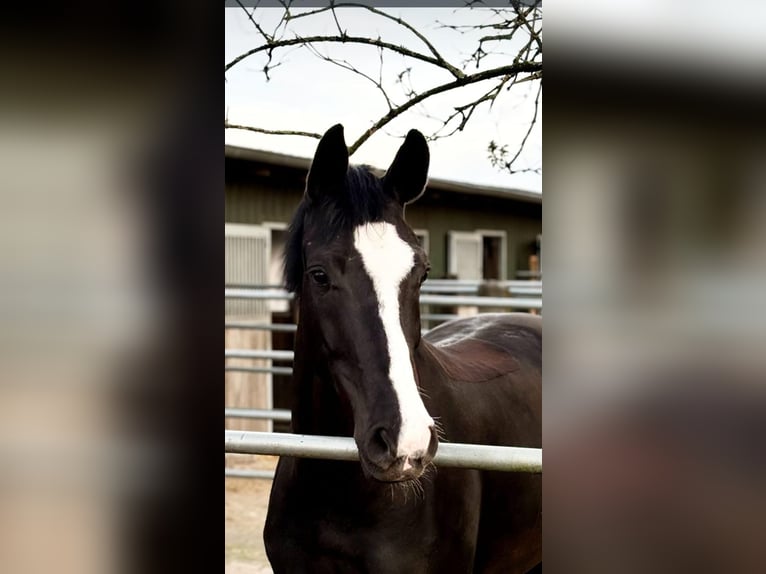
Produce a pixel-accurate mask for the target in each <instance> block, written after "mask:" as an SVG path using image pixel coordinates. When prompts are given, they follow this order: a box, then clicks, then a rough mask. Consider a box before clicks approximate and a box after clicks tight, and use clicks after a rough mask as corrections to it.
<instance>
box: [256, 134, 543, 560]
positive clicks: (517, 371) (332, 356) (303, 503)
mask: <svg viewBox="0 0 766 574" xmlns="http://www.w3.org/2000/svg"><path fill="white" fill-rule="evenodd" d="M329 133H330V132H328V134H329ZM327 137H328V136H325V138H327ZM341 137H342V136H341ZM421 137H422V136H421ZM409 139H410V138H409V136H408V140H409ZM321 145H322V144H321V143H320V147H321ZM406 145H407V143H405V146H406ZM405 146H403V148H402V149H403V150H404V148H405ZM401 153H402V152H401V150H400V154H401ZM319 155H320V154H319V151H318V157H319ZM398 159H399V155H397V160H398ZM397 160H395V164H396V161H397ZM317 161H318V158H315V160H314V164H316V163H317ZM426 165H427V162H426ZM314 169H315V168H314V165H312V170H314ZM392 171H395V170H394V166H392V168H391V169H390V170H389V173H391V172H392ZM406 171H407V172H409V171H410V170H406ZM310 178H311V176H310ZM423 184H424V181H423V182H422V183H421V184H420V190H418V191H422V186H423ZM310 185H311V184H310V183H309V186H310ZM416 187H417V186H416ZM418 194H419V193H418ZM390 221H392V225H394V226H395V229H396V230H397V233H398V234H399V235H400V236H403V237H404V238H407V237H408V235H407V233H406V230H405V228H404V227H402V222H401V221H399V220H390ZM356 223H358V222H354V224H356ZM393 228H394V227H392V229H393ZM376 229H378V230H380V229H383V228H376ZM410 234H411V232H410ZM302 235H307V236H308V239H307V238H306V237H305V236H304V237H302V239H301V242H302V244H303V245H304V246H305V245H306V244H309V245H310V244H311V243H312V241H313V239H312V237H313V236H311V232H310V230H302ZM379 235H380V233H379ZM338 237H340V236H337V237H335V238H334V239H333V241H336V243H334V244H333V245H335V248H334V251H335V254H336V255H337V253H339V252H340V251H342V250H341V249H340V248H339V246H338V244H337V240H338ZM389 243H391V242H390V241H389ZM355 245H357V247H358V248H359V250H360V252H361V253H362V258H364V256H365V250H366V249H367V248H366V247H363V246H362V247H360V246H359V245H360V244H359V242H358V241H357V243H356V244H355ZM293 247H295V246H293ZM295 249H296V250H297V248H295ZM331 251H333V249H331ZM349 253H350V255H349V256H348V257H346V258H340V259H343V265H346V264H348V265H350V262H352V261H353V260H354V259H355V257H356V256H355V255H354V254H353V253H352V252H349ZM302 257H304V258H305V254H303V255H302ZM308 259H309V260H310V259H311V257H310V256H309V257H308ZM336 259H339V258H336ZM415 259H416V260H417V256H416V257H415ZM365 263H368V262H367V261H366V260H365ZM289 265H290V255H289V254H288V256H287V266H289ZM304 267H306V269H308V271H305V273H306V274H309V273H311V272H312V270H311V261H307V262H305V263H304ZM415 267H417V265H415ZM367 268H370V265H369V264H367ZM343 269H344V271H343V273H340V272H338V271H333V270H327V269H325V268H323V270H322V275H324V277H322V276H320V279H321V281H317V279H316V277H314V279H306V280H305V281H306V282H305V283H303V286H302V290H301V289H300V288H297V287H296V285H295V283H296V281H295V280H293V281H290V275H289V273H290V271H289V269H288V270H287V274H288V284H290V283H292V284H293V287H294V288H296V290H298V291H302V292H301V318H300V322H299V330H298V333H297V338H296V355H295V362H294V375H293V383H294V385H295V402H294V405H293V430H294V431H295V432H298V433H305V434H320V435H335V436H349V435H353V436H354V437H355V438H356V440H357V444H358V445H359V449H360V457H361V459H362V464H361V465H360V463H359V462H338V461H326V460H310V459H299V458H292V457H282V458H281V459H280V461H279V465H278V467H277V473H276V477H275V479H274V485H273V487H272V493H271V499H270V503H269V513H268V517H267V522H266V529H265V531H264V538H265V542H266V549H267V552H268V555H269V559H270V561H271V563H272V567H273V568H274V571H275V573H277V574H281V573H302V572H306V573H324V572H328V573H329V572H370V573H389V572H390V573H392V574H394V573H396V574H404V573H418V574H421V573H429V572H433V573H437V572H438V573H450V572H455V573H467V572H477V573H478V572H503V573H513V572H527V571H529V570H530V569H531V568H533V567H534V566H536V565H538V564H540V562H541V560H542V554H541V552H542V542H541V530H542V517H541V511H542V510H541V476H540V475H539V474H527V473H507V472H488V471H478V470H467V469H453V468H439V469H438V470H437V469H435V468H434V467H433V465H431V464H430V459H431V458H432V457H433V454H434V452H435V450H436V441H435V440H434V438H433V437H431V439H430V440H429V435H428V431H421V430H420V427H419V426H417V425H416V422H419V421H422V422H423V424H424V425H429V422H430V423H431V425H430V426H429V428H430V431H431V433H433V432H434V431H433V426H432V425H433V420H431V418H429V417H428V416H427V415H430V417H433V419H434V420H436V421H437V424H438V425H439V427H440V431H441V439H442V440H448V441H451V442H464V443H479V444H494V445H509V446H525V447H541V446H542V444H541V434H542V433H541V424H542V420H541V402H542V401H541V396H542V389H541V376H540V372H541V364H540V361H541V348H542V324H541V320H540V318H539V317H535V316H532V315H526V314H492V315H482V316H478V317H474V318H468V319H461V320H457V321H452V322H450V323H448V324H445V325H442V326H440V327H438V328H436V329H433V330H432V331H430V332H429V333H428V334H427V335H426V336H424V337H423V338H422V339H421V338H420V335H419V331H420V321H419V318H418V317H415V319H417V320H411V319H413V318H412V317H410V315H412V314H414V315H416V316H417V299H415V303H414V304H413V303H412V302H410V303H409V304H408V303H407V300H406V296H405V295H406V294H405V288H406V285H408V281H409V279H407V278H406V277H405V278H404V279H401V288H400V289H401V291H400V292H399V294H398V297H399V300H400V302H401V303H402V305H401V308H402V313H401V324H402V330H403V331H404V333H405V337H404V338H406V340H407V342H408V343H409V346H408V352H409V363H408V364H410V365H411V368H412V374H411V376H414V381H415V382H416V384H417V388H418V390H419V391H420V394H421V395H422V404H420V405H415V406H413V405H411V404H408V405H407V407H406V408H405V406H404V403H405V402H407V401H410V402H411V401H412V397H410V398H408V399H402V398H401V397H403V396H405V394H404V393H405V391H403V390H401V388H400V389H399V390H398V391H396V392H395V393H392V392H383V391H382V390H381V391H377V390H375V393H377V394H372V395H371V394H370V393H372V392H373V391H370V390H369V389H368V388H366V387H364V386H362V387H361V388H356V387H352V386H351V385H352V384H355V385H367V386H373V385H372V383H371V381H375V380H378V379H380V380H381V381H385V380H386V377H382V378H380V377H379V376H378V370H379V369H375V370H373V367H374V366H373V367H370V366H369V364H370V363H377V362H378V359H377V357H378V356H379V355H383V358H384V359H386V358H387V359H388V362H386V361H385V360H383V362H382V364H383V367H385V368H387V367H388V366H390V365H394V364H395V363H396V361H397V359H395V355H396V353H397V351H396V350H395V348H394V346H393V344H392V343H391V342H390V340H391V339H392V335H391V334H390V329H391V326H390V321H388V322H387V320H386V318H385V315H384V311H383V305H380V309H381V310H380V317H382V325H383V327H384V329H383V331H385V333H386V334H387V337H388V339H389V344H388V353H386V348H383V349H382V350H381V349H379V348H377V350H376V347H375V346H374V345H370V349H369V352H368V351H367V350H366V347H365V343H366V341H367V340H366V339H365V337H368V338H370V340H374V337H375V336H377V335H376V334H375V333H373V334H369V335H364V333H365V332H366V331H363V330H362V329H363V327H359V326H357V325H356V323H354V324H352V323H350V322H349V321H351V320H352V319H353V318H354V317H351V318H349V317H346V316H345V315H344V313H343V312H342V310H340V309H339V310H338V311H339V314H338V316H336V317H332V318H330V319H329V321H331V322H329V323H328V319H327V317H324V316H323V315H322V314H320V313H313V312H312V311H313V309H314V306H315V305H318V304H320V303H321V302H322V301H325V302H326V301H327V298H328V297H331V295H328V293H331V292H332V291H333V290H338V291H340V292H341V294H342V292H343V291H344V289H345V283H344V280H345V278H344V277H341V275H351V274H352V271H351V270H349V269H348V268H346V267H344V268H343ZM302 270H303V268H302ZM325 271H327V273H326V274H325ZM412 273H415V272H414V271H413V272H412ZM328 276H329V277H330V278H329V279H327V277H328ZM371 276H372V277H373V281H372V283H373V284H374V286H375V291H374V292H375V293H378V294H379V295H380V294H381V293H383V291H382V288H379V286H378V283H379V281H378V280H377V279H376V278H375V276H374V272H372V271H371ZM407 277H408V276H407ZM295 278H297V275H296V276H295V277H294V279H295ZM415 279H417V278H415ZM325 280H326V282H325ZM312 281H314V284H312V283H311V282H312ZM376 281H377V282H376ZM397 281H399V280H398V279H397ZM398 284H399V283H397V285H398ZM312 285H313V286H312ZM328 285H330V286H328ZM417 286H418V285H417V281H415V282H414V288H413V291H414V292H415V296H417V294H418V292H419V289H417ZM311 289H313V292H308V291H309V290H311ZM362 290H363V289H362ZM368 291H369V292H373V290H372V289H369V285H368ZM317 293H318V294H317ZM380 297H383V298H385V296H384V295H380ZM380 297H379V298H380ZM373 298H374V297H373ZM368 299H370V297H369V294H368V295H366V296H364V297H363V298H362V299H360V301H361V302H359V301H356V300H355V299H348V297H346V298H345V300H347V302H348V305H349V306H348V308H347V309H346V312H345V313H346V314H350V315H357V318H358V317H362V318H364V315H365V313H366V312H368V311H369V312H370V313H371V315H369V317H371V318H369V317H368V319H366V320H363V321H362V324H367V323H370V322H373V319H375V318H376V317H377V316H376V315H375V313H373V312H372V311H371V309H372V307H370V308H369V309H368V308H367V300H368ZM312 301H314V304H313V305H312ZM321 304H325V303H321ZM390 306H391V301H390V300H388V312H390ZM410 311H412V313H410ZM335 323H337V328H338V329H340V331H341V332H342V333H345V332H347V331H353V333H352V334H351V335H349V336H350V337H352V338H353V339H354V340H355V341H357V346H361V350H355V351H354V353H353V354H352V355H353V356H351V357H346V356H344V355H343V354H342V353H341V352H340V351H339V350H338V349H336V348H334V346H335V345H336V343H334V338H335V337H339V336H340V335H338V334H333V329H334V328H335V327H334V326H333V325H334V324H335ZM413 325H414V327H413ZM376 326H378V325H375V324H373V325H371V326H370V327H371V328H372V329H373V330H374V331H375V332H377V331H379V329H375V327H376ZM415 329H416V330H417V332H416V331H415ZM359 341H361V342H359ZM384 342H385V337H384ZM405 350H407V349H405ZM365 353H367V354H365ZM365 357H366V358H365ZM385 368H384V370H385ZM397 368H398V367H397ZM395 370H396V369H394V368H393V367H391V368H389V369H388V371H389V373H394V371H395ZM397 376H398V375H397ZM394 377H395V375H394V374H391V376H390V378H391V379H392V380H393V378H394ZM405 378H406V377H405ZM349 381H354V382H353V383H352V382H349ZM397 384H399V385H401V384H402V383H401V381H400V382H398V383H397V382H394V383H393V385H394V387H396V385H397ZM384 386H385V385H384ZM389 391H390V388H389ZM365 399H367V402H365ZM397 399H398V400H399V403H401V404H398V407H397V402H396V401H397ZM423 406H424V407H425V411H427V413H426V414H425V415H423V414H422V413H421V411H420V410H417V409H418V408H422V407H423ZM397 408H398V410H397ZM408 409H409V410H408ZM386 413H388V414H386ZM376 417H378V418H376ZM380 417H384V418H382V419H381V418H380ZM386 417H387V418H389V419H393V420H394V422H393V423H391V422H387V420H386ZM418 417H420V418H418ZM413 421H415V422H413ZM368 427H369V428H370V429H372V430H370V431H369V432H368ZM424 428H425V427H424ZM381 429H383V430H382V431H381ZM423 432H425V433H426V434H423ZM434 436H435V435H434ZM396 437H398V439H397V438H396Z"/></svg>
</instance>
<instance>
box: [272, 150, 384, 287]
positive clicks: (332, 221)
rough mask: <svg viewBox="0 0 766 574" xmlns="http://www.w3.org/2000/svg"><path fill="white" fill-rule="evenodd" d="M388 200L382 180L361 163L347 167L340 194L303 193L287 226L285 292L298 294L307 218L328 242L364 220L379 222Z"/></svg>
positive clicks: (365, 221)
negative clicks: (316, 194) (314, 197)
mask: <svg viewBox="0 0 766 574" xmlns="http://www.w3.org/2000/svg"><path fill="white" fill-rule="evenodd" d="M390 202H391V198H390V197H389V196H388V195H387V194H386V193H385V191H384V189H383V185H382V181H381V180H380V179H378V178H377V177H376V176H375V175H374V174H373V173H372V172H371V171H370V169H369V167H368V166H364V165H363V166H351V167H349V169H348V172H347V173H346V181H345V185H344V189H343V190H342V191H341V192H340V193H337V194H332V193H324V194H322V195H321V197H320V198H319V199H313V200H312V199H311V198H310V197H309V196H308V194H304V196H303V200H302V201H301V203H300V204H299V205H298V208H297V209H296V211H295V214H294V215H293V219H292V221H291V222H290V226H289V227H288V229H287V239H286V242H285V252H284V280H285V285H286V286H287V289H288V291H291V292H294V293H298V294H300V287H301V283H302V278H303V233H304V229H305V226H306V221H307V219H310V220H311V221H312V223H313V224H314V226H315V227H316V229H317V231H318V232H319V233H320V234H321V236H320V239H321V240H322V241H323V242H324V241H328V242H329V241H330V240H331V239H332V238H333V237H334V236H336V235H337V234H338V233H342V232H349V231H351V230H352V229H354V228H355V227H357V226H359V225H362V224H364V223H369V222H373V221H381V220H382V219H383V214H384V212H385V209H386V206H387V205H389V204H390Z"/></svg>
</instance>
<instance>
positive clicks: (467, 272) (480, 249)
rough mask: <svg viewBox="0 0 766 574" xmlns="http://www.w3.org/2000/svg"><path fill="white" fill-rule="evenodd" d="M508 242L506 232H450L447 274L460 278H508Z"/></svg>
mask: <svg viewBox="0 0 766 574" xmlns="http://www.w3.org/2000/svg"><path fill="white" fill-rule="evenodd" d="M506 242H507V239H506V233H505V231H499V230H492V229H477V230H476V231H450V232H449V234H448V246H447V252H448V255H447V256H448V264H447V273H448V274H449V275H450V276H451V277H454V278H456V279H505V278H506V276H507V263H506V260H507V256H506V253H507V251H506V249H507V247H506Z"/></svg>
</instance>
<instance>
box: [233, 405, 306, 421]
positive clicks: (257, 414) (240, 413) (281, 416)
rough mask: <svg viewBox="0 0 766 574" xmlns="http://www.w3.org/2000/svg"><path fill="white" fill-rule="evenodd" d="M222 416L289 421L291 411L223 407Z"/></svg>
mask: <svg viewBox="0 0 766 574" xmlns="http://www.w3.org/2000/svg"><path fill="white" fill-rule="evenodd" d="M224 416H225V417H227V418H231V419H260V420H272V421H279V422H287V423H289V422H290V420H292V413H291V412H290V411H289V410H288V409H240V408H229V409H224Z"/></svg>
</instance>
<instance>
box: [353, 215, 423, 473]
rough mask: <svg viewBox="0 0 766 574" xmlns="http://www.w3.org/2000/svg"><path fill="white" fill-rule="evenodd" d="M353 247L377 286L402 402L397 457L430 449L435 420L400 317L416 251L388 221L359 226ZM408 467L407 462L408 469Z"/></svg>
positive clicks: (392, 375)
mask: <svg viewBox="0 0 766 574" xmlns="http://www.w3.org/2000/svg"><path fill="white" fill-rule="evenodd" d="M354 247H356V250H357V251H358V252H359V254H360V255H361V256H362V262H363V263H364V268H365V269H366V271H367V273H368V274H369V276H370V279H371V280H372V284H373V286H374V287H375V294H376V295H377V297H378V312H379V314H380V319H381V321H382V322H383V331H384V332H385V335H386V341H387V344H388V356H389V357H390V359H391V363H390V366H389V371H388V376H389V379H390V380H391V383H392V384H393V387H394V392H395V394H396V398H397V400H398V402H399V412H400V414H401V418H402V426H401V429H400V430H399V440H398V442H397V444H398V451H397V456H411V455H414V454H415V453H417V452H418V451H425V450H427V449H428V444H429V443H430V441H431V430H430V427H431V426H432V425H433V424H434V421H433V419H432V418H431V416H430V415H429V414H428V411H426V408H425V406H424V405H423V401H422V399H421V398H420V393H419V392H418V387H417V383H416V382H415V375H414V373H413V370H412V363H410V349H409V347H408V346H407V340H406V339H405V338H404V331H402V324H401V320H400V318H399V285H400V284H401V282H402V279H404V278H405V277H406V276H407V275H408V274H409V273H410V271H412V267H413V266H414V265H415V253H414V252H413V250H412V248H411V247H410V246H409V245H407V243H406V242H404V241H403V240H402V238H401V237H399V234H398V233H397V232H396V227H394V226H393V225H392V224H390V223H386V222H376V223H368V224H365V225H360V226H359V227H357V228H356V230H355V231H354ZM408 466H409V464H407V462H406V461H405V469H406V468H407V467H408Z"/></svg>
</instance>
